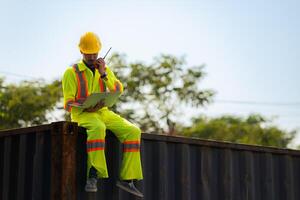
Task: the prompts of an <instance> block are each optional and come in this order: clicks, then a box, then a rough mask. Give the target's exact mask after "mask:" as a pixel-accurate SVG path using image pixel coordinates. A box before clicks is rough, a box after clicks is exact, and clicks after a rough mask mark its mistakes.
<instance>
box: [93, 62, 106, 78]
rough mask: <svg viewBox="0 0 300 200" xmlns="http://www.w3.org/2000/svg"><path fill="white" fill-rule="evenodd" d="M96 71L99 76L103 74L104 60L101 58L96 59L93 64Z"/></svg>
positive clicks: (104, 68)
mask: <svg viewBox="0 0 300 200" xmlns="http://www.w3.org/2000/svg"><path fill="white" fill-rule="evenodd" d="M95 64H96V69H98V71H99V73H100V74H101V75H103V74H105V71H106V67H105V60H104V59H103V58H98V59H97V60H96V62H95Z"/></svg>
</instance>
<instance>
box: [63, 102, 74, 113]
mask: <svg viewBox="0 0 300 200" xmlns="http://www.w3.org/2000/svg"><path fill="white" fill-rule="evenodd" d="M71 103H74V100H73V99H70V100H68V101H67V102H66V104H65V105H64V109H65V110H66V111H68V112H71V109H72V106H71V105H70V104H71Z"/></svg>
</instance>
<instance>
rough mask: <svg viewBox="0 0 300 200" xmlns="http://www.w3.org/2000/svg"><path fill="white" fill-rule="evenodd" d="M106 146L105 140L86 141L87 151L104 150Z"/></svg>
mask: <svg viewBox="0 0 300 200" xmlns="http://www.w3.org/2000/svg"><path fill="white" fill-rule="evenodd" d="M104 148H105V140H101V139H99V140H88V141H87V142H86V150H87V152H91V151H102V150H104Z"/></svg>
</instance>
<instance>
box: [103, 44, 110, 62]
mask: <svg viewBox="0 0 300 200" xmlns="http://www.w3.org/2000/svg"><path fill="white" fill-rule="evenodd" d="M110 50H111V47H110V48H109V49H108V51H107V52H106V54H105V56H104V57H103V60H104V59H105V57H106V56H107V54H108V53H109V52H110Z"/></svg>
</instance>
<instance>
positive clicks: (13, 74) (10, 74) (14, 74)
mask: <svg viewBox="0 0 300 200" xmlns="http://www.w3.org/2000/svg"><path fill="white" fill-rule="evenodd" d="M0 73H1V74H4V75H8V76H16V77H21V78H31V79H37V78H36V77H33V76H27V75H23V74H17V73H12V72H7V71H0Z"/></svg>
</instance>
